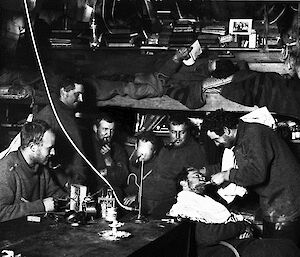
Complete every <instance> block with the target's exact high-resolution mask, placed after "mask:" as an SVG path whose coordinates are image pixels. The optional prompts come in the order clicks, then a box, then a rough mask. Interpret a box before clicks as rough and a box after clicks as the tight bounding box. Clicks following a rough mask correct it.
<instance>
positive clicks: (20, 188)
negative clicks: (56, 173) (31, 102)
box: [0, 120, 67, 222]
mask: <svg viewBox="0 0 300 257" xmlns="http://www.w3.org/2000/svg"><path fill="white" fill-rule="evenodd" d="M54 142H55V135H54V133H53V131H52V130H51V129H50V127H49V125H48V124H47V123H46V122H44V121H40V120H36V121H34V122H29V123H26V124H25V125H24V126H23V128H22V130H21V146H20V148H19V150H18V151H16V152H11V153H10V154H9V155H8V156H6V157H4V158H3V159H1V160H0V172H1V174H0V221H1V222H2V221H6V220H11V219H16V218H19V217H22V216H26V215H28V214H31V213H37V212H48V211H54V209H55V200H54V199H55V198H56V197H57V198H59V197H66V196H67V195H66V193H65V192H64V191H62V190H61V189H60V188H59V187H58V186H57V185H55V184H54V181H53V180H52V178H51V176H50V174H49V171H48V169H47V167H46V165H47V164H48V160H49V158H50V157H51V156H52V155H54Z"/></svg>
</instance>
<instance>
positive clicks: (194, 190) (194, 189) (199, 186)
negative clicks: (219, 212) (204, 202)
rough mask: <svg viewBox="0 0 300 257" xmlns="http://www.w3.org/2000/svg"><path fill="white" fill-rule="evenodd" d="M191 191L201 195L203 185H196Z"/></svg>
mask: <svg viewBox="0 0 300 257" xmlns="http://www.w3.org/2000/svg"><path fill="white" fill-rule="evenodd" d="M192 191H193V192H194V193H196V194H198V195H202V194H203V192H204V185H198V186H196V187H194V188H193V189H192Z"/></svg>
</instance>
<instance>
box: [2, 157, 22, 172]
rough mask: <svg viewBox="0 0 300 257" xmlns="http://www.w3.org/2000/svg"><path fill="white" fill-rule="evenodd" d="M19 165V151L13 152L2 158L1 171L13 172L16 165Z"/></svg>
mask: <svg viewBox="0 0 300 257" xmlns="http://www.w3.org/2000/svg"><path fill="white" fill-rule="evenodd" d="M17 166H19V159H18V157H17V152H11V153H9V154H8V155H7V156H5V157H4V158H3V159H1V160H0V173H1V174H2V175H1V176H3V174H11V173H12V172H13V171H15V169H16V167H17Z"/></svg>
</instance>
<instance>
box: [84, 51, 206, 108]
mask: <svg viewBox="0 0 300 257" xmlns="http://www.w3.org/2000/svg"><path fill="white" fill-rule="evenodd" d="M190 51H191V48H186V47H184V48H180V49H178V50H177V51H176V53H175V54H174V55H173V56H172V57H171V58H169V59H167V60H165V58H163V61H164V63H163V64H160V65H157V66H158V67H157V68H156V71H155V72H152V73H136V74H135V75H134V76H132V75H126V74H124V75H122V76H120V75H119V74H118V75H113V76H110V77H109V78H107V77H101V76H99V77H89V78H86V79H85V83H86V84H88V85H90V86H93V87H94V88H95V89H96V95H97V96H96V97H97V100H100V101H101V100H107V99H110V98H112V97H114V96H115V95H121V96H125V95H128V96H129V97H131V98H133V99H141V98H151V97H161V96H163V95H168V96H170V97H171V98H174V99H176V100H178V101H179V102H181V103H182V104H184V105H186V106H187V107H189V108H199V107H201V106H203V105H204V103H205V99H204V98H203V94H202V86H201V80H203V79H204V78H206V76H207V72H206V73H205V75H203V74H200V73H198V72H194V71H192V72H191V71H186V72H182V73H181V74H178V73H177V72H178V70H179V69H180V68H181V67H182V66H183V65H182V62H183V60H185V59H188V58H189V57H190V56H189V53H190ZM206 66H207V65H206ZM206 70H207V69H206ZM183 73H184V74H183ZM174 74H176V75H175V76H173V75H174Z"/></svg>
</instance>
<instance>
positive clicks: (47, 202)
mask: <svg viewBox="0 0 300 257" xmlns="http://www.w3.org/2000/svg"><path fill="white" fill-rule="evenodd" d="M43 204H44V206H45V211H46V212H49V211H54V210H55V203H54V199H53V197H48V198H45V199H43Z"/></svg>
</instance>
